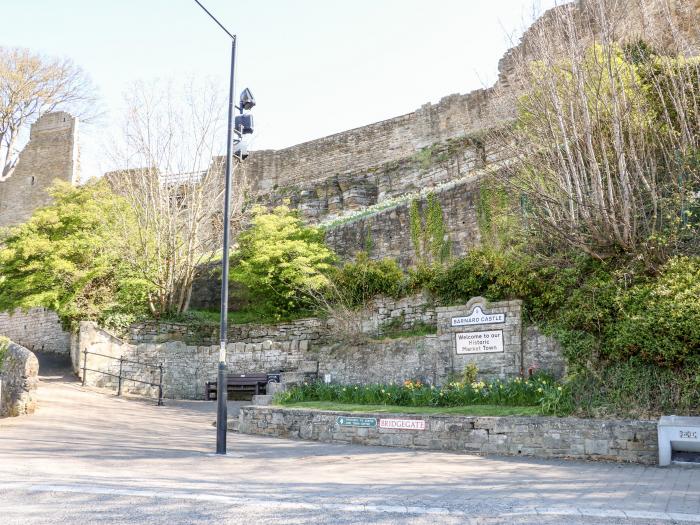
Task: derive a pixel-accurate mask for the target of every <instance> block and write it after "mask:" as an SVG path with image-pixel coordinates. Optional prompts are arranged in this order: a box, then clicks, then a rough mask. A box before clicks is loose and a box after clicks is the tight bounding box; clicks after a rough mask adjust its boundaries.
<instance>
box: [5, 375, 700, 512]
mask: <svg viewBox="0 0 700 525" xmlns="http://www.w3.org/2000/svg"><path fill="white" fill-rule="evenodd" d="M48 373H54V374H55V375H52V376H49V377H45V378H44V381H43V382H42V386H41V389H40V409H39V411H38V412H37V413H36V414H34V415H33V416H28V417H21V418H13V419H4V420H0V524H2V525H14V524H18V525H19V524H22V525H35V524H48V523H50V524H52V525H59V524H74V523H81V524H91V523H100V524H102V523H114V524H121V523H130V524H132V523H138V524H160V523H163V524H166V523H167V524H178V523H183V524H184V523H186V524H204V523H207V524H212V523H236V524H240V523H245V524H249V523H250V524H256V523H313V524H317V523H318V524H321V523H341V524H344V523H377V524H385V523H416V524H422V523H426V524H428V523H430V524H435V523H474V524H476V523H478V524H485V525H486V524H496V523H498V524H505V523H514V524H526V523H527V524H538V525H547V524H550V523H566V524H574V525H575V524H592V523H595V524H613V523H619V524H629V523H635V524H648V523H700V469H682V468H670V469H659V468H656V467H644V466H639V465H617V464H611V463H592V462H565V461H539V460H527V459H524V458H495V457H489V458H483V457H478V456H470V455H459V454H448V453H438V452H435V453H432V452H414V451H409V450H402V449H388V448H379V447H360V446H346V445H328V444H320V443H309V442H300V441H287V440H278V439H269V438H261V437H253V436H244V435H239V434H231V435H230V438H229V445H230V446H229V454H228V455H227V456H224V457H221V456H216V455H213V454H212V452H213V450H214V446H215V431H214V428H213V427H212V425H211V423H212V421H213V418H214V409H215V406H214V403H205V402H179V403H171V404H169V405H168V406H165V407H156V406H155V405H154V404H153V403H151V402H143V401H135V400H124V399H119V398H115V397H114V396H113V395H111V394H108V393H101V392H95V391H90V390H84V389H82V388H81V387H80V385H79V384H78V383H75V382H71V381H69V380H68V379H69V375H66V374H60V373H56V371H55V370H51V369H48Z"/></svg>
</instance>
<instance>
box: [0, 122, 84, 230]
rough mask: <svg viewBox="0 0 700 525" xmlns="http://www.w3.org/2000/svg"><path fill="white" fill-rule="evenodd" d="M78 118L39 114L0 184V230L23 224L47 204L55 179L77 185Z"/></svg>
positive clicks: (78, 169)
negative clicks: (10, 168)
mask: <svg viewBox="0 0 700 525" xmlns="http://www.w3.org/2000/svg"><path fill="white" fill-rule="evenodd" d="M77 132H78V119H77V118H75V117H73V116H72V115H70V114H69V113H66V112H64V111H58V112H55V113H47V114H45V115H42V116H41V117H40V118H39V119H38V120H37V121H36V122H35V123H34V124H32V127H31V131H30V135H29V142H28V143H27V145H26V146H25V147H24V149H23V150H22V152H21V153H20V154H19V159H18V161H17V166H16V168H15V170H14V173H13V174H12V175H11V176H10V177H9V178H8V179H7V180H5V181H0V227H6V226H13V225H16V224H20V223H22V222H24V221H26V220H27V219H28V218H29V217H31V215H32V213H33V212H34V210H35V209H37V208H39V207H41V206H46V205H47V204H48V203H49V202H50V200H51V199H50V197H49V194H48V193H47V190H48V189H49V187H50V186H51V184H53V181H54V180H56V179H60V180H64V181H66V182H70V183H71V184H77V182H78V180H79V172H80V161H79V150H78V143H77Z"/></svg>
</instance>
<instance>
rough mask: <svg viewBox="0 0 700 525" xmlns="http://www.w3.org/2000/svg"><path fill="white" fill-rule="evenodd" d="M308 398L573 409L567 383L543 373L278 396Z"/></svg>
mask: <svg viewBox="0 0 700 525" xmlns="http://www.w3.org/2000/svg"><path fill="white" fill-rule="evenodd" d="M306 401H329V402H336V403H349V404H355V405H394V406H407V407H421V406H424V407H459V406H467V405H496V406H536V407H539V408H540V412H541V413H542V414H550V415H565V414H567V413H569V412H570V411H571V403H570V394H569V392H568V389H567V388H566V386H565V385H563V384H560V383H558V382H556V381H554V380H553V379H552V378H551V377H550V376H548V375H546V374H543V373H540V374H536V375H534V376H533V377H531V378H520V377H517V378H514V379H509V380H500V379H499V380H495V381H490V382H484V381H471V382H469V381H453V382H450V383H448V384H446V385H443V386H441V387H438V386H435V385H426V384H423V383H421V382H420V381H412V380H407V381H405V382H404V383H403V384H386V385H335V384H325V383H321V382H315V383H304V384H302V385H299V386H297V387H294V388H291V389H290V390H288V391H286V392H282V393H281V394H279V395H278V396H277V398H276V399H275V402H276V403H278V404H281V405H285V404H293V403H299V402H306Z"/></svg>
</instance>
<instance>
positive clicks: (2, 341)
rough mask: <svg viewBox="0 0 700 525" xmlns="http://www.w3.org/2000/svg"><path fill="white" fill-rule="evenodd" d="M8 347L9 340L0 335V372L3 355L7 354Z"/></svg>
mask: <svg viewBox="0 0 700 525" xmlns="http://www.w3.org/2000/svg"><path fill="white" fill-rule="evenodd" d="M9 346H10V340H9V339H8V338H7V337H5V336H2V335H0V371H1V370H2V363H3V361H4V360H5V355H6V354H7V349H8V347H9Z"/></svg>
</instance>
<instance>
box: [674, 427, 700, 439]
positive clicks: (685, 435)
mask: <svg viewBox="0 0 700 525" xmlns="http://www.w3.org/2000/svg"><path fill="white" fill-rule="evenodd" d="M699 435H700V431H698V429H697V428H679V429H678V435H677V436H676V438H675V439H673V438H671V440H672V441H675V440H681V441H698V436H699Z"/></svg>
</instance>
